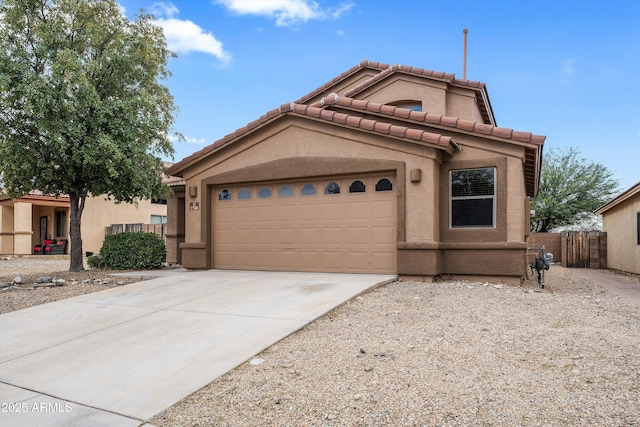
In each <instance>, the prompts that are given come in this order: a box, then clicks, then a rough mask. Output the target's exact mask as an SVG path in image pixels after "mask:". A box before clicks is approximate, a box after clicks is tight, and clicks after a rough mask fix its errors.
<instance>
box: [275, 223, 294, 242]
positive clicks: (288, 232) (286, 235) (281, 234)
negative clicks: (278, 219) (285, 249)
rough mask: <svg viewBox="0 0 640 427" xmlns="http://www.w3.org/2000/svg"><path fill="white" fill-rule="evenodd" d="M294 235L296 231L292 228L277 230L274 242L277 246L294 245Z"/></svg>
mask: <svg viewBox="0 0 640 427" xmlns="http://www.w3.org/2000/svg"><path fill="white" fill-rule="evenodd" d="M296 234H297V233H296V229H295V228H293V227H289V228H278V229H276V230H275V235H276V238H275V242H276V243H277V244H279V245H295V243H296Z"/></svg>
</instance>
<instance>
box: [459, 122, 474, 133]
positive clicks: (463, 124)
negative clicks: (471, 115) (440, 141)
mask: <svg viewBox="0 0 640 427" xmlns="http://www.w3.org/2000/svg"><path fill="white" fill-rule="evenodd" d="M456 125H457V127H458V129H462V130H466V131H469V132H473V129H474V128H475V126H476V122H473V121H471V120H462V119H460V120H458V122H457V124H456Z"/></svg>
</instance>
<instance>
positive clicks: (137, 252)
mask: <svg viewBox="0 0 640 427" xmlns="http://www.w3.org/2000/svg"><path fill="white" fill-rule="evenodd" d="M100 256H101V257H102V259H103V260H104V265H105V267H107V268H111V269H113V270H148V269H152V268H161V267H162V264H163V263H164V262H165V260H166V258H167V248H166V246H165V244H164V241H163V240H162V238H161V237H160V236H158V235H157V234H154V233H142V232H125V233H120V234H112V235H110V236H106V237H105V238H104V242H103V243H102V248H100Z"/></svg>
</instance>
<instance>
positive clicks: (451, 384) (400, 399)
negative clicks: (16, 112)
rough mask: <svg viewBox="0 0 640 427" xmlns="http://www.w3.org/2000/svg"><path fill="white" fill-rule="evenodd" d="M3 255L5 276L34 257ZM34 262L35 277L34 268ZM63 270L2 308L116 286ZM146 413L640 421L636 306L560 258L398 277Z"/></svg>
mask: <svg viewBox="0 0 640 427" xmlns="http://www.w3.org/2000/svg"><path fill="white" fill-rule="evenodd" d="M3 262H4V261H0V276H5V277H6V276H8V275H14V274H16V273H17V272H19V271H26V267H25V266H26V265H30V266H33V265H34V264H28V263H25V264H24V265H22V264H20V263H21V262H23V261H17V260H12V261H10V262H7V263H4V264H3ZM15 265H19V267H17V268H18V270H19V271H18V270H16V269H15V268H16V267H15ZM10 266H13V267H10ZM3 268H4V270H3ZM11 268H14V269H13V270H11ZM40 268H43V267H42V266H41V267H40ZM49 268H54V267H51V266H50V267H49ZM20 269H22V270H20ZM49 271H58V270H49ZM45 272H46V270H45V271H43V272H42V274H44V273H45ZM29 274H30V276H27V277H30V279H29V280H28V281H31V280H32V278H34V277H36V276H37V275H38V274H40V273H38V272H35V271H34V270H31V271H30V272H29ZM82 274H83V276H82V277H89V278H90V277H92V276H96V275H100V277H102V278H103V279H104V278H105V276H104V275H102V274H105V273H98V272H85V273H82ZM611 274H613V273H611ZM25 275H26V273H25ZM52 275H53V274H52ZM60 275H62V276H64V275H65V274H64V273H60ZM71 276H74V277H71ZM75 276H77V277H75ZM66 277H67V278H68V279H69V280H67V282H66V284H65V285H64V286H60V287H53V288H45V289H40V288H38V289H32V290H26V289H25V290H20V289H18V290H12V291H5V292H2V293H0V304H1V305H2V308H3V312H5V311H11V309H19V308H24V307H26V306H29V305H35V304H38V303H43V302H46V301H47V300H51V299H52V298H53V299H59V298H63V297H69V296H73V294H74V293H76V292H78V293H86V292H92V291H97V290H101V289H104V288H105V286H115V285H114V284H113V281H111V282H110V283H109V284H108V285H103V284H100V285H95V284H82V282H81V281H79V280H78V278H79V277H80V276H79V275H76V274H69V275H67V276H66ZM71 279H76V280H75V282H76V284H75V285H71V283H73V282H72V281H71ZM136 280H139V279H136ZM636 280H637V278H636ZM638 286H640V280H638ZM45 295H46V296H45ZM150 422H151V423H152V424H153V425H156V426H159V427H162V426H176V427H177V426H198V427H204V426H435V425H438V426H468V425H469V426H478V425H486V426H492V425H497V426H498V425H503V426H512V425H525V426H529V425H532V426H538V425H539V426H562V425H569V426H576V425H580V426H582V425H589V426H604V425H607V426H640V306H638V305H634V304H632V303H630V302H627V301H626V300H623V299H621V298H620V297H617V296H614V295H613V294H611V293H609V292H607V291H605V290H604V289H603V288H601V287H600V286H599V285H598V284H596V283H593V282H591V281H588V280H585V279H582V278H581V276H580V275H579V274H577V273H576V270H571V269H565V268H562V267H559V266H552V267H551V270H550V271H549V272H547V287H546V288H545V289H544V290H541V289H539V288H538V286H537V285H536V284H535V283H534V282H533V281H531V282H526V283H525V284H524V285H522V286H509V285H500V284H494V283H471V282H456V281H446V282H439V283H419V282H395V283H391V284H388V285H385V286H382V287H379V288H377V289H375V290H373V291H370V292H368V293H366V294H363V295H361V296H359V297H357V298H355V299H353V300H352V301H350V302H348V303H346V304H345V305H343V306H341V307H339V308H337V309H336V310H334V311H332V312H331V313H329V314H327V315H325V316H324V317H322V318H320V319H318V320H317V321H315V322H313V323H312V324H310V325H309V326H307V327H306V328H304V329H302V330H300V331H298V332H296V333H294V334H292V335H291V336H289V337H288V338H285V339H284V340H282V341H280V342H279V343H277V344H276V345H273V346H272V347H270V348H268V349H266V350H265V351H263V352H262V353H260V354H258V355H256V356H255V357H254V358H252V359H251V360H250V361H247V362H246V363H244V364H242V365H241V366H239V367H237V368H236V369H234V370H232V371H231V372H229V373H228V374H226V375H224V376H222V377H220V378H218V379H217V380H215V381H213V382H212V383H211V384H209V385H208V386H206V387H204V388H203V389H201V390H199V391H197V392H196V393H194V394H192V395H191V396H189V397H187V398H185V399H184V400H183V401H181V402H179V403H177V404H176V405H174V406H172V407H171V408H168V409H167V410H165V411H164V412H162V413H160V414H158V415H157V416H156V417H154V418H153V419H151V420H150Z"/></svg>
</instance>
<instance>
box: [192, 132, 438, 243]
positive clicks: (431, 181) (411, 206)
mask: <svg viewBox="0 0 640 427" xmlns="http://www.w3.org/2000/svg"><path fill="white" fill-rule="evenodd" d="M302 126H304V127H302ZM327 130H328V129H327V128H326V125H323V124H317V123H313V122H309V121H306V122H304V123H302V122H301V121H298V120H295V121H294V123H290V122H289V123H287V124H281V125H279V126H276V127H274V128H272V129H271V131H270V132H268V135H266V134H263V135H262V136H260V137H259V138H249V140H248V141H246V142H240V143H238V144H234V147H232V148H231V149H230V150H229V153H226V154H227V156H223V155H221V156H219V157H218V158H217V160H216V162H215V163H213V162H203V164H202V165H199V167H198V169H197V170H193V171H187V172H190V173H185V175H184V178H185V180H186V183H187V188H188V187H190V186H193V185H195V186H198V187H199V191H198V196H197V197H196V198H191V197H187V211H186V213H185V221H186V222H187V224H188V227H187V229H186V233H185V234H186V239H185V240H186V242H200V241H201V240H200V239H201V237H200V236H201V232H202V228H201V226H202V224H201V221H200V218H201V215H200V213H201V212H200V211H194V210H190V208H189V203H193V202H197V203H199V204H200V206H202V203H203V199H202V197H203V194H204V192H205V191H206V189H205V188H201V185H200V183H201V181H202V180H203V179H206V178H207V177H209V176H211V175H213V174H219V173H224V172H228V171H232V170H235V169H240V168H244V167H248V166H251V165H255V164H259V163H266V162H269V161H274V160H279V159H285V158H290V157H341V158H352V159H384V160H396V161H401V162H404V163H405V164H406V170H407V171H409V170H411V169H422V170H423V175H422V177H423V178H422V181H421V182H420V183H410V182H408V181H409V178H408V177H407V179H406V181H407V182H405V185H406V187H407V195H406V197H405V203H406V207H407V211H408V212H411V214H409V215H408V217H407V218H406V219H407V221H406V231H407V238H412V239H416V240H427V241H434V240H435V239H436V238H437V227H436V225H435V223H434V221H435V219H434V214H433V212H434V208H435V207H437V204H438V201H437V198H436V194H435V192H434V190H433V189H434V186H435V185H436V184H437V182H436V181H435V180H436V179H437V178H436V173H435V172H434V169H437V161H436V159H437V158H438V157H439V156H440V153H439V152H438V150H436V149H435V148H430V147H420V146H417V145H413V144H408V143H406V142H402V141H399V140H394V141H393V144H395V145H394V147H393V148H394V149H390V148H389V144H390V143H391V142H390V141H389V140H388V139H385V138H381V137H378V136H374V135H371V136H363V134H362V133H361V132H357V131H352V130H344V131H342V132H339V135H336V134H332V133H328V132H327ZM333 130H334V131H335V129H333ZM267 137H268V138H267ZM265 138H267V139H265ZM263 139H264V141H261V140H263ZM223 159H225V161H224V162H223V163H220V161H222V160H223ZM201 209H202V208H201Z"/></svg>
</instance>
